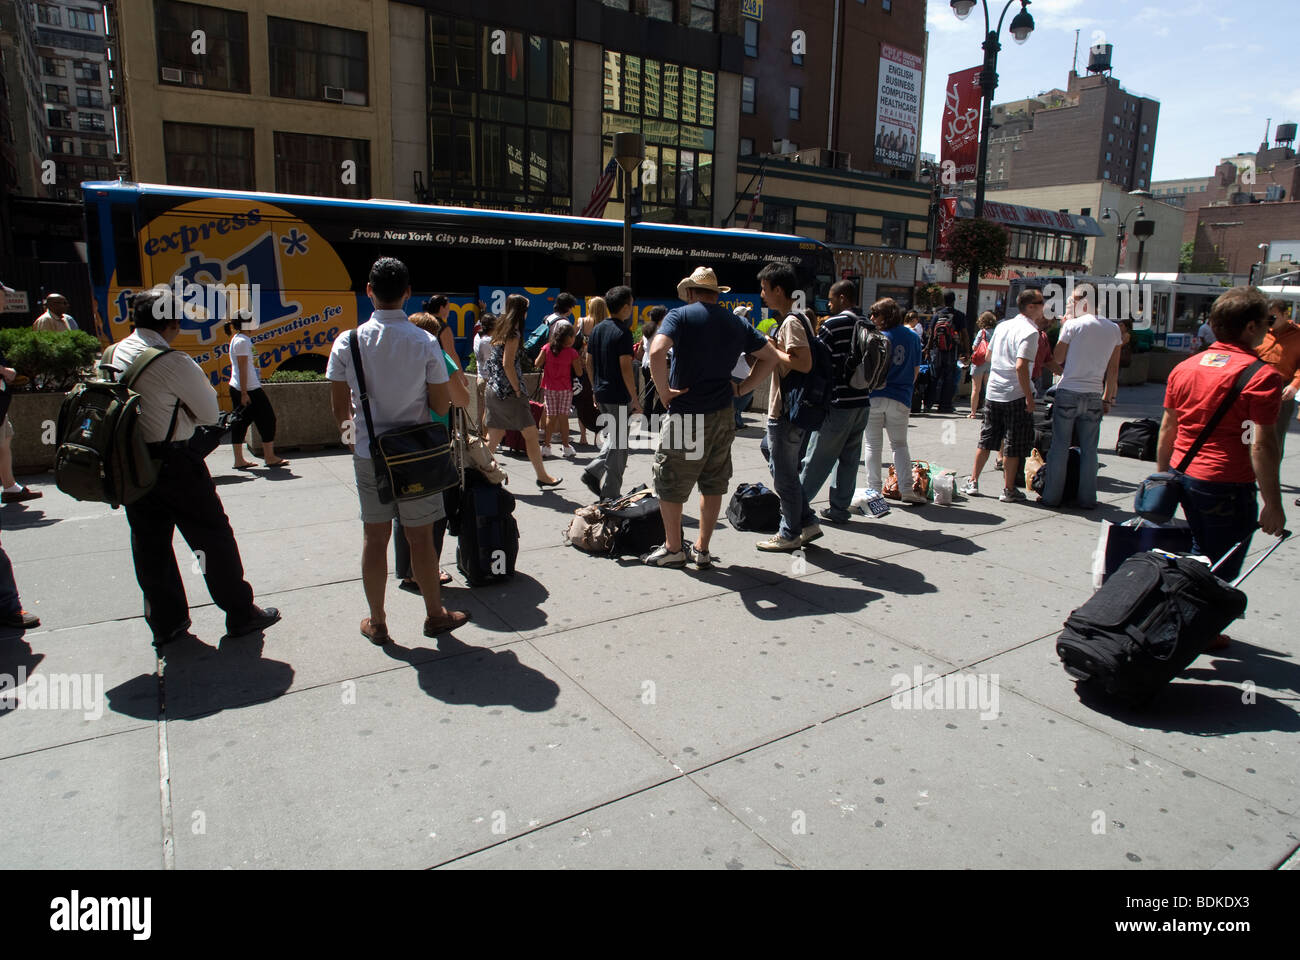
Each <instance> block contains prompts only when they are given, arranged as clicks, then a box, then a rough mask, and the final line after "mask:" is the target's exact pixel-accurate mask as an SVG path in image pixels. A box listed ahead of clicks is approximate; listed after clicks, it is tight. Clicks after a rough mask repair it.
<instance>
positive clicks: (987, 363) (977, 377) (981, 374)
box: [966, 310, 998, 420]
mask: <svg viewBox="0 0 1300 960" xmlns="http://www.w3.org/2000/svg"><path fill="white" fill-rule="evenodd" d="M997 323H998V318H997V317H995V316H993V311H992V310H985V311H984V312H983V313H981V314H980V318H979V319H978V320H976V321H975V326H976V327H978V328H979V332H978V333H977V334H975V342H974V343H973V344H971V351H970V380H971V383H970V413H968V414H966V418H967V419H968V420H974V419H975V418H976V417H978V416H979V411H980V406H981V405H983V403H984V383H985V382H986V381H987V380H988V377H989V368H990V367H991V366H993V362H992V361H991V360H990V359H989V341H990V340H992V339H993V328H994V327H995V326H997Z"/></svg>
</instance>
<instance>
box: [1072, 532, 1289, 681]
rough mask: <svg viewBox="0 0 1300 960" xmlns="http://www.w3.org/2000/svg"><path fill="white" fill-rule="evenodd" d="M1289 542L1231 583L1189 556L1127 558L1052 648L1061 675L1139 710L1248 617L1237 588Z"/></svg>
mask: <svg viewBox="0 0 1300 960" xmlns="http://www.w3.org/2000/svg"><path fill="white" fill-rule="evenodd" d="M1288 536H1290V534H1289V533H1283V534H1282V536H1281V537H1279V538H1278V539H1277V541H1276V542H1274V543H1273V545H1272V546H1271V547H1269V548H1268V550H1266V551H1265V552H1264V555H1263V556H1261V557H1260V558H1259V560H1257V561H1256V562H1255V563H1254V565H1252V566H1251V567H1250V569H1249V570H1247V571H1246V572H1245V573H1243V574H1242V575H1241V576H1239V577H1238V578H1237V579H1236V580H1234V581H1233V582H1232V583H1225V582H1224V581H1222V580H1220V579H1219V578H1218V577H1216V576H1215V575H1214V571H1213V569H1212V568H1210V567H1207V566H1206V565H1205V564H1204V563H1202V562H1201V561H1199V560H1194V559H1192V558H1191V557H1185V556H1176V555H1174V554H1168V553H1163V552H1160V551H1149V552H1147V553H1139V554H1137V555H1136V556H1132V557H1129V558H1128V559H1127V560H1125V561H1124V563H1123V564H1122V565H1121V566H1120V568H1119V569H1118V570H1116V571H1115V573H1114V574H1113V575H1112V576H1111V577H1110V579H1108V580H1107V581H1106V582H1105V584H1103V585H1102V587H1101V589H1100V590H1098V591H1097V592H1096V593H1095V594H1093V596H1092V599H1090V600H1088V601H1087V602H1086V603H1084V605H1083V606H1081V607H1079V608H1078V609H1077V610H1075V611H1074V612H1073V613H1071V614H1070V616H1069V618H1068V619H1067V620H1066V621H1065V629H1064V630H1062V631H1061V635H1060V636H1059V637H1058V638H1057V641H1056V653H1057V656H1059V657H1060V658H1061V663H1062V664H1063V665H1064V666H1065V672H1066V673H1068V674H1069V675H1070V676H1071V677H1073V678H1074V679H1075V681H1076V682H1077V683H1078V684H1080V686H1081V688H1083V687H1086V688H1088V689H1092V690H1098V691H1102V692H1104V693H1106V694H1108V695H1110V696H1113V697H1115V698H1117V699H1120V700H1124V701H1127V702H1128V703H1130V704H1133V705H1136V706H1142V705H1145V704H1147V703H1149V702H1150V701H1151V700H1152V699H1153V698H1154V697H1155V696H1156V694H1158V693H1159V692H1160V690H1161V689H1162V688H1163V687H1164V685H1165V684H1167V683H1168V682H1169V681H1171V680H1172V679H1173V678H1174V677H1176V676H1177V675H1178V674H1179V673H1181V672H1182V671H1183V670H1185V669H1186V668H1187V666H1188V665H1189V664H1190V663H1191V662H1192V661H1193V660H1195V659H1196V658H1197V657H1198V656H1200V655H1201V654H1202V653H1204V652H1205V651H1206V649H1207V648H1208V647H1209V645H1210V643H1211V642H1213V641H1214V640H1215V638H1217V637H1218V636H1219V634H1221V633H1222V632H1223V631H1224V630H1225V629H1226V628H1227V626H1228V624H1230V623H1232V621H1234V620H1236V619H1237V618H1238V617H1240V616H1241V615H1242V614H1243V613H1245V612H1246V595H1245V594H1244V593H1242V592H1241V591H1240V590H1239V589H1237V587H1238V585H1239V584H1240V583H1241V582H1242V581H1243V580H1245V579H1246V577H1248V576H1249V575H1250V574H1251V573H1252V572H1254V570H1255V567H1258V566H1259V565H1260V564H1261V563H1263V562H1264V560H1265V559H1266V558H1267V557H1268V556H1269V554H1271V553H1272V552H1273V551H1274V550H1276V549H1277V548H1278V546H1279V545H1280V544H1281V543H1282V542H1283V541H1284V540H1285V539H1286V538H1287V537H1288ZM1240 548H1241V545H1240V544H1238V545H1237V546H1236V547H1234V548H1233V550H1232V551H1229V553H1228V554H1227V555H1225V557H1224V558H1222V559H1220V560H1219V564H1222V563H1223V560H1224V559H1227V557H1228V556H1231V555H1232V553H1233V552H1235V551H1236V550H1238V549H1240ZM1219 564H1216V565H1215V567H1216V568H1217V567H1218V565H1219Z"/></svg>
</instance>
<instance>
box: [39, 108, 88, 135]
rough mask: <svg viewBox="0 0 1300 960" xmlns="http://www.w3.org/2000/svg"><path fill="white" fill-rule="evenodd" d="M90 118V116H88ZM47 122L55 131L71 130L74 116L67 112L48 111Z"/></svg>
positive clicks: (46, 112)
mask: <svg viewBox="0 0 1300 960" xmlns="http://www.w3.org/2000/svg"><path fill="white" fill-rule="evenodd" d="M86 116H89V114H86ZM45 119H46V122H47V123H48V124H49V125H50V127H52V128H53V129H55V130H71V129H72V114H70V113H68V112H67V111H66V110H47V111H45Z"/></svg>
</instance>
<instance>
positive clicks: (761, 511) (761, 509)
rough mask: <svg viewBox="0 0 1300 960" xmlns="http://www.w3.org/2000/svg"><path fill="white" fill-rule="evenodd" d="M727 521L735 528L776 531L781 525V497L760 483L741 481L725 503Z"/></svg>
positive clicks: (759, 531) (756, 531)
mask: <svg viewBox="0 0 1300 960" xmlns="http://www.w3.org/2000/svg"><path fill="white" fill-rule="evenodd" d="M727 522H728V523H730V524H731V526H732V527H733V528H735V529H736V530H748V531H750V532H752V533H776V532H777V529H778V528H779V527H780V526H781V498H780V497H778V496H777V495H776V493H775V492H774V491H772V490H770V489H768V488H767V487H765V486H764V485H763V484H761V483H742V484H741V485H740V486H738V487H736V492H735V493H733V494H732V495H731V502H730V503H728V504H727Z"/></svg>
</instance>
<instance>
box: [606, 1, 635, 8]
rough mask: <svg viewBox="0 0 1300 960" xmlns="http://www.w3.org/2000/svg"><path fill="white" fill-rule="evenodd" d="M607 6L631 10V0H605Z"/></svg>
mask: <svg viewBox="0 0 1300 960" xmlns="http://www.w3.org/2000/svg"><path fill="white" fill-rule="evenodd" d="M605 6H607V7H613V8H614V9H615V10H630V9H631V3H630V0H605Z"/></svg>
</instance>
